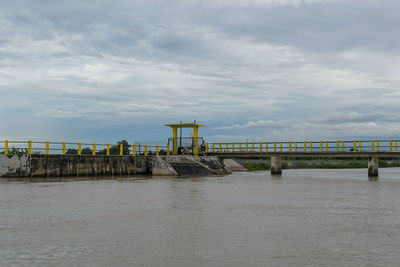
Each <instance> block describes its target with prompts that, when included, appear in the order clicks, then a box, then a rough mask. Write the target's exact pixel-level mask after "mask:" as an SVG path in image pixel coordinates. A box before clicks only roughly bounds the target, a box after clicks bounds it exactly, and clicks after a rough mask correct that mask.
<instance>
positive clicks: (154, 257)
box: [0, 168, 400, 267]
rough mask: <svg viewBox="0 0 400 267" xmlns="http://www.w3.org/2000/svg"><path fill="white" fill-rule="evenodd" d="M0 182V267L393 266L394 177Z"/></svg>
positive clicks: (311, 173)
mask: <svg viewBox="0 0 400 267" xmlns="http://www.w3.org/2000/svg"><path fill="white" fill-rule="evenodd" d="M379 171H380V178H379V179H378V180H377V181H370V180H368V178H367V174H366V172H367V170H366V169H346V170H318V169H313V170H284V173H283V175H282V177H281V178H277V177H271V176H270V174H269V173H268V172H253V173H234V174H231V175H227V176H223V177H200V178H196V177H187V178H154V179H147V178H145V177H142V178H140V177H139V178H138V177H136V178H124V179H116V180H83V181H74V180H62V181H41V182H38V181H36V182H33V181H30V182H27V181H5V180H1V182H0V241H1V242H0V266H191V267H193V266H399V264H400V169H399V168H388V169H383V168H382V169H380V170H379Z"/></svg>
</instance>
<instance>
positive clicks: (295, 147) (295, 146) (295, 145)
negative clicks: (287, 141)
mask: <svg viewBox="0 0 400 267" xmlns="http://www.w3.org/2000/svg"><path fill="white" fill-rule="evenodd" d="M294 152H296V153H297V142H294Z"/></svg>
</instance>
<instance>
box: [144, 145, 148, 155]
mask: <svg viewBox="0 0 400 267" xmlns="http://www.w3.org/2000/svg"><path fill="white" fill-rule="evenodd" d="M147 154H148V151H147V145H144V155H145V156H147Z"/></svg>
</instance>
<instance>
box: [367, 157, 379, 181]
mask: <svg viewBox="0 0 400 267" xmlns="http://www.w3.org/2000/svg"><path fill="white" fill-rule="evenodd" d="M378 166H379V159H378V157H369V158H368V176H369V177H378Z"/></svg>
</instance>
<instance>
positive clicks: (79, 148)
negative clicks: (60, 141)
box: [78, 142, 82, 155]
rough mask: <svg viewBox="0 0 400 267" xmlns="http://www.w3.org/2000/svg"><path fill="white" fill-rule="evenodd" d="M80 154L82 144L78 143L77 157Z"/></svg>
mask: <svg viewBox="0 0 400 267" xmlns="http://www.w3.org/2000/svg"><path fill="white" fill-rule="evenodd" d="M81 154H82V143H80V142H79V143H78V155H81Z"/></svg>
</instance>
